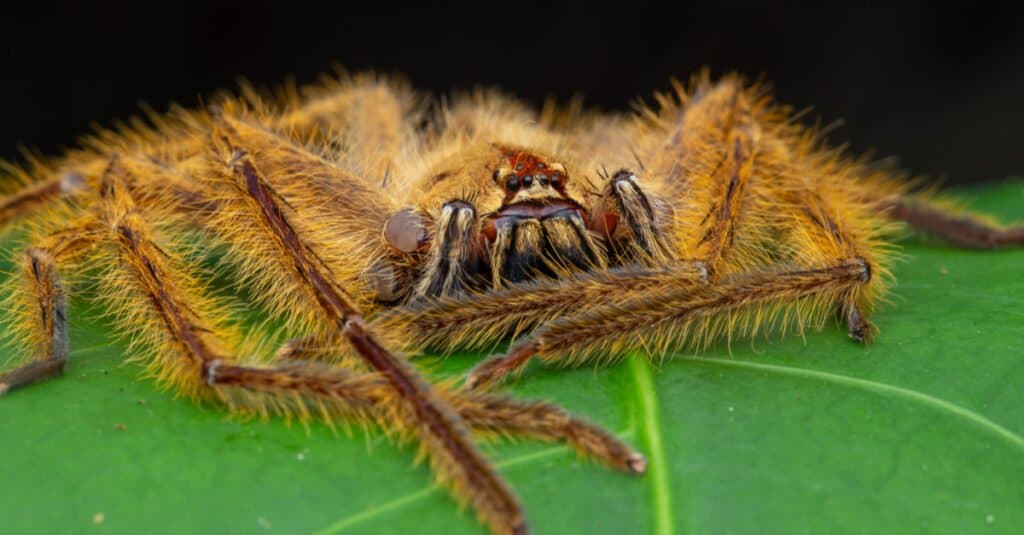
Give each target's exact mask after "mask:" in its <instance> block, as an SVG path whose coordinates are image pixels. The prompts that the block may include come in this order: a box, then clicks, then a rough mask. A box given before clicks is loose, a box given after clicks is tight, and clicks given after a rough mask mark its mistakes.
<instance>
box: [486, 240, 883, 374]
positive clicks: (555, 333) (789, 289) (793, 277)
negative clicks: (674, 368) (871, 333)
mask: <svg viewBox="0 0 1024 535" xmlns="http://www.w3.org/2000/svg"><path fill="white" fill-rule="evenodd" d="M870 278H871V270H870V268H869V267H868V265H867V263H866V262H865V261H864V260H863V259H860V258H848V259H841V260H838V261H836V262H834V263H830V264H828V265H825V266H822V267H818V268H812V269H794V270H791V271H781V272H763V273H757V274H753V275H748V274H737V275H725V276H723V277H722V278H721V279H720V280H719V281H718V282H717V283H715V284H711V285H708V286H696V285H693V284H687V283H680V282H679V281H678V280H677V279H675V278H674V277H671V276H665V277H664V278H663V280H662V281H661V284H658V285H654V286H651V287H649V288H646V289H644V290H642V291H640V292H636V293H634V294H632V295H630V296H628V297H627V298H625V299H624V300H623V301H621V302H613V303H610V304H606V305H603V306H598V307H593V308H591V309H589V310H584V311H582V312H580V313H579V314H577V315H575V316H567V317H564V318H560V319H557V320H555V321H552V322H549V323H546V324H544V325H542V326H541V327H540V328H539V329H537V330H536V331H534V332H533V333H531V335H530V337H529V338H527V339H525V340H523V341H521V342H519V343H517V344H514V345H513V347H512V348H510V349H509V351H508V353H506V354H505V355H502V356H497V357H493V358H491V359H488V360H486V361H484V362H482V363H481V364H480V365H478V366H477V367H476V368H474V369H473V371H472V372H470V375H469V377H468V378H467V383H468V384H469V385H471V386H473V387H475V388H479V387H485V386H488V385H492V384H495V383H497V382H499V381H501V380H502V379H504V378H505V377H506V376H508V375H509V374H512V373H515V372H519V371H521V370H522V369H523V368H524V367H525V366H526V364H527V363H528V362H529V361H530V360H531V359H533V358H534V357H537V358H540V359H541V360H543V361H544V362H546V363H572V364H578V363H581V362H583V361H584V360H586V359H592V358H597V357H602V358H606V359H607V358H614V357H616V356H618V355H620V354H621V353H622V352H624V351H625V350H626V349H628V348H630V347H637V346H646V347H648V350H649V351H650V350H652V349H651V348H652V345H653V346H656V347H657V349H658V350H660V351H661V352H662V353H665V352H667V351H668V350H669V349H670V348H672V347H679V346H682V345H687V344H689V345H699V346H702V345H707V344H709V343H710V342H711V341H712V340H713V339H714V338H715V336H716V335H718V334H719V333H721V332H722V331H727V333H728V334H730V335H731V334H734V333H735V332H736V331H745V332H747V333H748V334H753V333H754V332H755V331H757V330H758V329H759V328H760V327H762V326H763V325H764V324H766V323H770V319H771V318H774V317H775V316H777V315H779V314H783V315H784V319H786V318H788V317H789V315H793V316H795V318H793V319H796V320H797V321H799V322H800V325H803V324H804V323H805V322H808V320H816V321H819V322H820V321H823V318H824V315H825V312H824V311H825V310H826V309H830V307H831V306H833V303H835V302H836V301H837V300H840V299H842V298H843V297H844V296H846V295H847V293H848V292H849V291H850V289H851V288H855V287H856V286H857V285H860V284H864V283H866V282H867V281H868V280H869V279H870ZM798 299H804V302H805V303H806V306H805V307H804V308H802V309H800V308H796V309H794V308H792V302H793V301H796V300H798ZM787 305H790V306H787Z"/></svg>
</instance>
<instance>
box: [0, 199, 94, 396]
mask: <svg viewBox="0 0 1024 535" xmlns="http://www.w3.org/2000/svg"><path fill="white" fill-rule="evenodd" d="M94 230H95V224H94V221H93V220H91V219H88V220H82V221H80V222H78V223H76V224H73V225H71V226H69V227H68V228H66V229H64V230H62V231H59V232H56V233H54V234H51V235H49V236H47V237H46V238H43V239H42V240H40V241H39V242H38V243H36V244H35V245H33V246H31V247H29V248H27V249H26V250H25V254H24V257H23V259H22V276H23V281H24V282H23V283H22V286H21V287H20V288H19V292H20V294H19V295H18V297H19V298H20V299H22V300H23V302H22V303H21V304H22V306H23V310H22V311H23V312H24V314H23V315H24V316H25V317H24V318H20V319H21V321H23V322H24V323H25V324H28V325H31V327H30V330H29V332H28V333H27V336H26V340H25V342H27V345H28V346H31V347H29V348H26V349H27V350H29V351H38V353H37V354H36V355H35V356H32V357H30V358H31V360H27V361H22V362H21V363H20V364H18V365H16V366H15V367H13V368H11V369H9V370H7V371H4V372H2V373H0V395H4V394H6V393H7V392H9V391H11V390H14V389H16V388H20V387H22V386H26V385H28V384H31V383H34V382H37V381H42V380H44V379H50V378H52V377H56V376H58V375H60V374H61V373H62V372H63V371H64V366H65V364H66V363H67V360H68V325H67V321H68V320H67V295H66V294H65V291H64V286H63V284H62V283H61V278H60V274H59V264H61V263H62V262H67V261H69V260H71V259H73V258H75V257H76V256H78V255H80V254H82V253H84V252H85V251H87V250H89V249H90V248H91V246H92V244H93V231H94ZM15 321H18V320H17V319H16V320H15Z"/></svg>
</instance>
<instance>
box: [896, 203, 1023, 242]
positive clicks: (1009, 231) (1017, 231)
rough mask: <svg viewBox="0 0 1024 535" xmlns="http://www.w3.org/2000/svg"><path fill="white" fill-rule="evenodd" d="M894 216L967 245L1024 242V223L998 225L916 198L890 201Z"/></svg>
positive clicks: (930, 232) (916, 226)
mask: <svg viewBox="0 0 1024 535" xmlns="http://www.w3.org/2000/svg"><path fill="white" fill-rule="evenodd" d="M888 210H889V215H890V217H892V218H893V219H898V220H901V221H906V222H907V223H910V224H911V225H912V226H914V227H915V228H918V229H920V230H923V231H925V232H927V233H929V234H934V235H936V236H939V237H941V238H944V239H946V240H949V241H950V243H952V244H954V245H957V246H960V247H964V248H967V249H1002V248H1006V247H1021V246H1024V226H1020V225H1018V226H1012V227H1005V228H1002V227H997V226H994V225H992V224H991V223H988V222H986V221H984V220H982V219H981V218H978V217H975V216H972V215H971V214H956V213H950V212H948V211H945V210H943V209H942V208H941V207H938V206H935V205H932V204H929V203H927V202H925V201H921V200H915V199H901V200H898V201H893V202H891V203H889V205H888Z"/></svg>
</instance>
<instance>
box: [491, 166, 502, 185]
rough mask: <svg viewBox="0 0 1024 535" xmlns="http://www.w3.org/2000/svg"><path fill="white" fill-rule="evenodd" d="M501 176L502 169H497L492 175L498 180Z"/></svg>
mask: <svg viewBox="0 0 1024 535" xmlns="http://www.w3.org/2000/svg"><path fill="white" fill-rule="evenodd" d="M499 176H501V169H495V170H494V174H492V175H491V179H492V180H494V181H495V182H497V181H498V177H499Z"/></svg>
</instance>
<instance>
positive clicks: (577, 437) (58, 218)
mask: <svg viewBox="0 0 1024 535" xmlns="http://www.w3.org/2000/svg"><path fill="white" fill-rule="evenodd" d="M242 95H243V96H242V97H241V98H236V97H231V96H222V97H219V98H218V99H216V100H215V101H214V102H216V104H215V105H213V106H210V107H209V108H208V109H203V110H195V111H189V110H181V109H175V110H173V111H172V112H171V113H169V114H167V115H156V114H151V115H150V116H149V123H145V122H143V121H138V122H136V123H133V124H132V125H131V126H130V127H124V128H122V129H120V130H118V131H103V132H100V133H99V134H97V135H95V136H94V137H92V138H89V139H87V140H86V141H85V142H84V146H83V148H82V149H79V150H75V151H72V152H69V153H68V154H66V155H65V156H63V157H61V158H59V159H55V160H52V161H46V162H42V161H33V162H31V163H30V165H29V166H28V167H27V168H26V169H20V168H15V167H11V168H10V173H9V175H10V176H11V177H13V178H16V179H18V180H13V181H11V182H17V183H18V184H19V188H20V189H18V190H15V191H11V192H10V193H9V195H8V196H7V197H6V198H5V199H3V201H2V204H0V218H2V220H3V221H5V222H15V221H16V222H17V224H16V225H12V227H13V228H23V229H27V230H28V235H29V239H30V243H31V244H30V245H29V246H28V247H26V248H25V249H24V251H23V253H22V254H21V257H20V263H21V266H22V268H23V269H22V270H21V273H20V274H19V276H15V277H12V278H11V279H10V280H9V281H8V283H7V286H8V288H7V289H8V291H9V292H10V296H11V297H10V301H9V302H10V303H11V306H12V310H13V311H14V313H15V314H18V316H17V317H18V318H20V319H19V320H18V321H17V322H15V324H14V325H15V331H14V332H12V333H9V334H10V335H11V338H12V340H13V341H14V343H15V344H17V348H18V351H17V355H18V356H17V358H16V360H15V361H13V362H11V363H10V364H9V366H8V367H7V368H5V371H4V372H3V373H2V374H0V393H6V392H7V391H8V390H11V389H14V388H18V387H21V386H24V385H27V384H29V383H32V382H34V381H38V380H42V379H46V378H50V377H53V376H56V375H59V374H60V373H61V372H62V370H63V369H64V366H65V363H66V361H67V355H68V343H69V342H68V325H67V324H68V319H67V314H66V307H67V305H66V301H67V294H68V293H69V292H70V291H71V290H72V289H74V288H78V287H86V286H85V285H84V284H83V283H91V285H90V286H88V287H91V288H94V289H95V291H93V292H92V294H93V296H94V297H96V298H97V299H100V300H101V301H103V302H105V303H106V304H107V307H108V309H109V310H111V311H113V312H112V316H113V321H114V324H115V326H117V327H118V328H119V329H121V330H122V331H124V332H126V334H128V335H129V336H130V339H131V340H132V344H131V346H130V353H131V357H130V359H132V360H138V361H141V362H143V363H144V364H145V365H146V368H147V370H148V372H149V373H150V374H152V375H154V376H155V377H156V378H157V379H158V380H159V381H160V382H162V383H163V384H166V385H169V386H171V387H173V388H174V389H176V390H177V391H179V392H182V393H184V394H186V395H188V396H189V397H191V398H194V399H196V400H199V401H204V402H219V403H222V404H224V405H226V406H227V407H229V408H230V409H232V410H234V411H236V412H239V413H243V414H253V413H254V414H259V415H264V416H266V415H268V414H270V413H277V414H281V415H284V416H285V417H296V418H299V419H301V420H302V421H308V420H310V419H316V418H319V419H322V420H324V421H325V422H327V423H328V424H331V425H333V423H334V422H336V421H352V420H355V421H373V422H376V423H378V424H379V425H380V426H381V427H382V428H384V429H385V430H387V431H389V432H392V433H393V434H394V435H395V436H397V438H399V439H400V440H414V441H416V442H418V444H419V446H420V451H421V454H423V455H425V456H426V457H427V458H429V460H430V464H431V466H432V468H433V469H434V471H435V473H436V475H437V477H438V479H439V480H440V481H441V482H443V483H445V484H447V485H448V486H449V487H450V488H451V489H452V491H453V492H454V493H455V495H456V496H457V497H459V498H460V499H462V500H465V501H468V502H469V503H470V504H471V505H472V506H473V508H474V509H475V510H476V512H477V514H478V516H479V517H480V518H481V520H482V521H483V522H485V523H486V524H487V525H488V526H489V527H490V528H491V529H492V530H493V531H495V532H498V533H521V532H525V531H526V523H525V520H524V516H523V513H522V511H521V507H520V505H519V503H518V500H517V498H516V497H515V496H514V494H513V493H512V492H511V491H510V490H509V489H508V487H507V486H506V485H505V483H504V482H503V481H502V480H501V478H500V477H499V476H498V474H497V472H496V471H495V470H494V468H493V467H492V466H491V465H490V464H489V463H488V462H487V461H486V460H485V459H484V458H483V457H482V456H481V455H480V453H478V451H477V449H476V447H475V446H474V444H473V442H472V441H471V440H470V438H469V433H468V432H467V429H472V430H474V431H484V432H490V433H498V434H507V435H513V434H515V435H524V436H529V437H534V438H538V439H542V440H563V441H566V442H567V443H569V444H570V445H571V446H572V447H574V448H575V449H576V450H577V451H579V452H580V453H581V454H583V455H587V456H591V457H594V458H596V459H598V460H600V461H602V462H604V463H605V464H607V465H609V466H611V467H613V468H616V469H619V470H623V471H627V472H633V473H641V472H643V471H644V470H645V468H646V461H645V459H644V457H643V456H642V455H640V454H639V453H637V452H635V451H633V450H632V449H630V448H629V447H628V446H626V445H624V444H622V443H621V442H620V441H619V440H617V439H616V438H615V437H613V436H612V435H610V434H609V433H607V432H605V431H603V430H601V429H600V428H598V427H596V426H594V425H592V424H588V423H586V422H584V421H582V420H580V419H578V418H575V417H573V416H571V415H569V414H568V413H566V412H565V411H564V410H562V409H560V408H558V407H556V406H554V405H552V404H549V403H545V402H525V401H517V400H513V399H510V398H507V397H504V396H500V395H497V394H494V393H489V392H486V391H485V389H484V388H483V387H486V386H490V385H493V384H496V383H498V382H499V381H501V380H502V379H504V378H505V377H506V376H508V375H509V374H511V373H515V372H519V371H520V370H522V369H523V368H524V366H525V365H526V364H527V363H528V362H529V361H530V360H531V359H533V358H534V357H536V358H539V359H541V360H543V361H545V362H547V363H553V364H580V363H583V362H587V361H591V360H597V359H602V360H610V359H614V358H615V357H617V356H620V355H622V354H623V353H624V352H625V351H626V350H627V349H630V348H635V347H642V348H644V349H646V350H647V352H648V353H649V354H651V355H652V356H654V357H658V356H662V355H665V354H666V353H668V352H669V351H670V350H672V349H673V348H680V347H689V348H698V349H699V348H701V347H704V346H706V345H708V344H710V343H712V342H714V341H716V340H732V339H735V338H737V337H741V336H752V335H754V334H755V333H757V332H759V331H765V330H782V329H785V328H787V327H790V328H795V329H797V330H802V329H806V328H816V327H820V326H821V325H822V324H823V323H824V322H825V321H826V320H827V318H828V317H830V316H833V315H838V316H839V317H840V318H841V320H842V321H843V322H845V324H846V326H847V329H848V332H849V335H850V337H851V338H852V339H853V340H855V341H857V342H867V341H869V340H870V339H871V336H872V333H873V327H872V326H871V324H870V323H869V321H868V315H869V314H870V312H871V311H872V309H873V308H874V307H875V305H876V304H877V303H878V302H879V301H880V300H881V299H882V298H883V297H884V295H885V290H886V283H887V279H889V277H890V275H889V268H890V265H891V263H892V261H893V254H892V250H893V247H892V245H891V243H890V241H889V240H890V239H891V238H892V236H893V235H894V233H895V232H897V231H898V230H899V228H900V225H899V221H905V222H908V223H910V224H911V225H913V226H915V227H917V228H919V229H922V230H924V231H928V232H932V233H935V234H938V235H940V236H943V237H945V238H948V239H949V240H950V241H952V242H953V243H955V244H957V245H961V246H965V247H971V248H995V247H1003V246H1017V245H1022V244H1024V228H1022V227H1013V228H1000V227H998V226H996V225H994V224H993V223H991V222H989V221H988V220H986V219H984V218H982V217H979V216H975V215H971V214H965V213H962V212H959V211H957V210H955V209H954V208H952V207H951V206H949V205H947V204H943V203H940V202H939V201H937V200H935V199H934V198H933V197H932V196H930V195H926V194H922V193H915V192H913V190H912V185H911V184H910V183H908V182H907V181H905V180H902V179H901V177H900V176H898V174H896V173H894V172H892V171H891V170H888V169H887V168H885V167H883V166H878V165H872V164H869V163H868V162H866V161H863V160H853V159H849V158H847V157H845V156H843V155H842V154H841V152H840V151H837V150H833V149H829V148H827V147H825V146H824V145H823V144H822V142H821V135H820V133H819V132H817V131H815V130H813V129H807V128H805V127H802V126H800V125H799V124H798V123H797V122H796V118H795V117H794V116H793V114H791V112H790V110H789V109H788V108H785V107H781V106H778V105H775V104H773V103H772V102H771V100H770V98H769V97H768V95H767V93H766V91H765V90H764V89H763V88H762V87H759V86H747V85H745V84H744V83H743V82H742V81H741V80H740V79H739V78H738V77H735V76H728V77H725V78H723V79H722V80H720V81H718V82H717V83H712V82H711V81H710V79H709V78H708V77H707V76H706V75H702V76H698V77H696V78H695V80H694V81H693V83H692V85H691V86H690V88H689V89H686V88H684V87H682V86H679V85H677V86H676V87H675V88H674V91H673V92H672V93H671V94H665V95H657V97H656V102H657V104H656V107H653V108H647V107H643V108H642V109H641V110H640V111H639V113H637V114H636V115H635V116H633V117H626V116H622V115H608V114H598V113H592V112H584V111H581V110H580V109H578V108H577V107H570V108H568V109H557V108H555V107H546V108H545V109H544V110H543V111H541V112H539V113H535V112H534V111H532V110H530V109H528V108H526V107H524V106H522V105H521V104H519V103H518V102H516V101H514V100H511V99H508V98H505V97H502V96H500V95H497V94H493V93H476V94H473V95H468V96H463V97H460V98H457V99H456V100H455V101H454V104H452V105H451V106H440V107H434V108H430V107H428V106H426V105H425V102H426V101H425V99H423V98H421V97H420V96H419V95H417V94H415V93H413V92H412V91H411V90H409V89H408V88H407V87H406V86H405V85H404V84H401V83H397V82H394V81H389V80H387V79H384V78H381V77H376V76H372V75H366V76H358V77H354V78H352V77H346V76H343V77H342V78H341V79H340V80H325V81H324V82H323V83H321V84H320V85H318V86H316V87H312V88H306V89H304V90H302V91H296V90H294V89H289V90H287V91H285V92H284V93H283V96H278V97H267V96H264V95H260V94H258V93H256V92H254V91H252V90H249V89H245V90H244V91H243V94H242ZM608 169H611V170H614V171H613V172H609V171H608ZM207 244H215V245H216V244H223V245H225V247H224V248H222V249H217V250H218V251H219V252H222V253H223V254H222V255H220V254H218V255H217V256H218V258H219V259H218V262H220V263H221V264H222V265H223V266H224V270H223V271H224V273H226V274H227V277H229V278H230V279H231V281H232V283H233V286H235V287H236V289H237V290H238V291H239V293H248V294H251V295H252V296H253V298H254V300H255V301H256V302H258V303H260V304H261V305H262V308H263V309H266V311H267V312H268V316H269V317H270V319H269V320H268V325H266V327H267V328H265V329H251V330H248V332H246V333H245V335H244V336H243V334H242V331H243V328H242V327H241V325H242V323H240V321H239V320H238V319H237V318H235V317H234V315H233V303H235V302H234V301H232V298H231V297H229V296H225V295H220V294H215V292H213V291H211V289H210V288H209V287H208V286H209V280H210V278H211V273H210V272H209V270H207V269H204V268H202V267H199V266H200V262H201V261H202V260H203V258H199V257H198V253H202V252H203V251H208V250H209V249H208V248H207ZM225 251H226V252H225ZM207 256H209V255H207ZM207 260H208V258H207ZM59 272H60V273H63V276H64V279H63V280H64V281H66V280H67V279H70V280H71V282H74V284H66V283H65V282H62V276H61V275H58V273H59ZM270 322H273V325H271V324H269V323H270ZM270 327H273V328H272V329H271V328H270ZM279 331H283V332H285V333H287V336H286V337H287V338H291V339H290V340H289V341H288V342H286V343H285V344H284V345H283V346H281V348H280V349H279V350H278V351H277V352H276V353H274V354H273V355H272V356H271V355H269V354H268V353H269V352H267V351H264V350H263V348H264V347H267V346H268V344H271V343H273V340H276V338H275V337H274V335H273V334H268V333H271V332H273V333H276V332H279ZM509 337H513V338H516V341H515V342H514V343H513V344H512V345H511V347H510V348H509V350H508V351H507V353H506V354H504V355H499V356H496V357H493V358H491V359H488V360H486V361H484V362H482V363H480V364H479V365H478V366H477V367H476V368H475V369H474V370H473V371H472V372H471V373H470V374H469V377H468V380H467V385H466V386H456V385H453V384H447V383H446V384H437V385H431V384H429V383H427V382H426V381H424V380H423V379H422V378H421V377H420V375H419V373H418V371H417V370H416V369H415V368H414V367H413V366H412V365H411V364H409V363H408V361H407V360H406V358H405V355H408V354H413V353H415V352H416V351H417V350H420V349H422V348H425V347H434V348H439V349H441V350H442V351H449V350H452V349H455V348H467V347H488V348H490V347H494V346H495V345H497V344H498V343H500V342H501V341H502V340H504V339H508V338H509Z"/></svg>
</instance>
